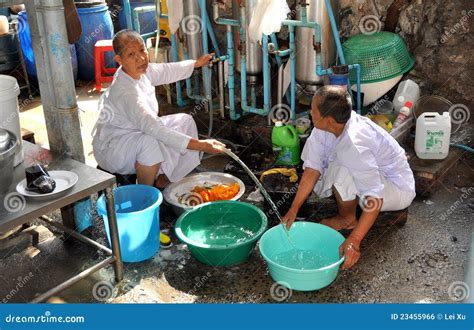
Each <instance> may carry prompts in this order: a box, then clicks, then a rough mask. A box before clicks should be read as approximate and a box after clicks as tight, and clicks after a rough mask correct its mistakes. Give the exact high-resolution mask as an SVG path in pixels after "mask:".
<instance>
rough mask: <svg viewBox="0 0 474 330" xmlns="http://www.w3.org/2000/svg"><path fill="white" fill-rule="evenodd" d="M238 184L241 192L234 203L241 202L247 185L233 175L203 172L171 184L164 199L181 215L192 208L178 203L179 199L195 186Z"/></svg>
mask: <svg viewBox="0 0 474 330" xmlns="http://www.w3.org/2000/svg"><path fill="white" fill-rule="evenodd" d="M236 182H237V183H238V184H239V186H240V190H239V192H238V193H237V195H235V197H234V198H232V200H233V201H236V200H239V199H240V198H241V197H242V195H243V194H244V193H245V185H244V183H243V182H242V180H240V179H239V178H236V177H235V176H233V175H231V174H226V173H219V172H202V173H198V174H193V175H191V176H187V177H185V178H183V179H181V180H180V181H177V182H173V183H171V184H169V185H168V186H167V187H166V188H165V190H164V191H163V198H164V199H165V201H166V202H167V203H168V204H170V205H171V207H172V208H173V211H174V212H175V213H176V214H177V215H180V214H181V213H183V212H185V211H187V210H190V209H192V208H193V207H192V206H187V205H184V204H181V203H180V202H179V201H178V197H179V196H181V195H183V194H187V193H189V192H190V191H191V190H192V189H193V188H194V187H195V186H202V185H207V184H209V185H214V184H233V183H236Z"/></svg>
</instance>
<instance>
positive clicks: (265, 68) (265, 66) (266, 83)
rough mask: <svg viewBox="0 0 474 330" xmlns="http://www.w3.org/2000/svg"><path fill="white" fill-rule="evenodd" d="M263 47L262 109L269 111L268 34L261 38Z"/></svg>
mask: <svg viewBox="0 0 474 330" xmlns="http://www.w3.org/2000/svg"><path fill="white" fill-rule="evenodd" d="M262 48H263V111H264V114H265V112H266V113H268V111H270V74H269V72H270V67H269V65H270V63H269V62H268V36H266V35H264V36H263V38H262Z"/></svg>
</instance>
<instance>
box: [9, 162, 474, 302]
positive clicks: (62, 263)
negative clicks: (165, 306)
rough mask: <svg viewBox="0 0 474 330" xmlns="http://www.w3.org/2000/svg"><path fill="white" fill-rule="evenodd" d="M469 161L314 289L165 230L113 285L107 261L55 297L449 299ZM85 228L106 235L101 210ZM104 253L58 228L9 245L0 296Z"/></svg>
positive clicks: (41, 284) (473, 201)
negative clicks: (25, 243)
mask: <svg viewBox="0 0 474 330" xmlns="http://www.w3.org/2000/svg"><path fill="white" fill-rule="evenodd" d="M213 163H216V164H218V163H219V162H217V160H216V162H213ZM473 165H474V158H473V157H472V156H471V155H468V154H464V156H463V157H462V158H461V159H460V160H459V161H458V162H457V165H456V166H455V167H454V168H452V169H451V170H450V171H449V172H448V173H447V174H446V175H445V176H444V177H443V181H442V184H441V185H440V187H439V189H437V191H436V192H435V194H433V195H432V196H431V197H429V198H424V199H423V198H417V199H416V200H415V202H414V203H413V205H412V206H411V207H410V209H409V218H408V222H407V223H406V225H405V226H403V227H401V228H399V227H391V228H374V229H373V230H371V232H370V233H369V235H368V237H367V238H366V240H365V241H364V243H363V245H362V247H361V249H362V258H361V260H360V261H359V263H358V264H357V265H356V266H355V267H354V268H352V269H350V270H348V271H345V272H341V273H340V274H339V275H338V277H337V279H336V280H335V282H333V283H332V284H331V285H330V286H329V287H326V288H324V289H322V290H319V291H313V292H297V291H293V292H291V291H290V290H287V289H286V288H284V287H281V286H278V285H275V284H274V282H273V280H272V279H271V277H270V275H269V273H268V270H267V267H266V264H265V262H264V260H263V259H262V258H261V256H260V254H259V252H258V249H255V250H254V252H253V253H252V255H251V256H250V258H249V259H248V261H247V262H245V263H243V264H240V265H237V266H234V267H229V268H216V267H211V266H207V265H204V264H202V263H200V262H199V261H197V260H196V259H194V258H193V257H192V256H191V255H190V253H189V251H188V249H187V247H186V246H185V245H184V244H180V243H179V242H178V241H177V239H176V237H174V235H173V232H172V230H171V234H172V235H173V241H174V246H173V247H172V248H170V249H162V250H161V251H160V252H159V253H158V254H157V255H156V256H155V257H154V258H153V259H152V260H149V261H146V262H142V263H135V264H125V281H124V283H123V284H122V285H121V287H113V286H112V283H113V271H112V268H110V267H109V268H107V269H104V270H101V271H99V272H98V273H96V274H94V275H93V276H90V277H88V278H86V279H84V280H82V281H81V282H79V283H77V284H76V285H74V286H73V287H72V288H70V289H68V290H66V291H64V292H63V293H61V294H60V295H59V296H58V297H59V298H61V299H62V300H64V301H66V302H117V303H119V302H137V303H152V302H168V303H172V302H184V303H186V302H195V303H208V302H211V303H214V302H227V303H242V302H259V303H266V302H280V301H287V302H321V303H323V302H329V303H336V302H347V303H352V302H362V303H371V302H393V303H398V302H455V301H456V299H457V298H456V297H457V296H456V294H455V293H453V287H451V291H450V286H452V284H453V283H455V282H456V281H466V279H465V274H466V271H467V267H468V251H469V246H470V240H471V233H472V229H473V223H472V218H473V217H472V213H473V209H474V198H473V197H474V187H473V186H472V183H473V182H474V181H473V178H474V173H473V172H474V171H473ZM247 188H248V189H247V190H248V191H251V190H252V187H247ZM162 211H163V212H164V214H162V226H163V227H165V228H166V227H168V228H171V227H172V221H173V219H175V216H174V215H172V213H170V212H171V210H170V209H169V208H166V207H163V210H162ZM53 217H55V218H59V214H53ZM168 221H171V222H168ZM92 236H93V237H95V238H96V239H98V240H99V241H101V242H103V243H105V241H106V240H105V233H104V230H103V225H102V222H101V220H100V219H99V218H97V219H96V226H95V228H94V231H93V233H92ZM103 257H104V256H103V255H102V254H101V253H97V252H95V251H94V250H93V249H91V248H89V247H86V246H84V245H83V244H82V243H76V242H69V243H65V242H63V240H62V238H61V237H56V238H54V239H51V240H49V241H47V242H45V243H43V244H42V245H41V246H39V250H38V251H35V250H34V249H33V250H32V249H30V250H28V251H22V252H20V253H17V254H14V255H12V256H11V257H9V258H7V259H5V260H2V262H1V264H0V301H1V300H2V299H3V300H4V301H5V300H6V301H7V302H25V301H28V300H30V299H32V298H33V297H34V296H35V295H36V294H38V293H41V292H43V291H46V290H47V289H49V288H51V287H52V286H53V285H54V284H58V283H60V282H61V281H63V280H65V279H66V278H67V276H70V275H72V274H74V273H78V272H80V271H81V270H84V269H85V268H87V267H88V266H90V264H91V262H92V261H94V262H97V261H98V260H101V259H102V258H103ZM20 286H21V287H20ZM471 291H472V290H471ZM12 292H13V293H14V294H12ZM7 298H8V299H7Z"/></svg>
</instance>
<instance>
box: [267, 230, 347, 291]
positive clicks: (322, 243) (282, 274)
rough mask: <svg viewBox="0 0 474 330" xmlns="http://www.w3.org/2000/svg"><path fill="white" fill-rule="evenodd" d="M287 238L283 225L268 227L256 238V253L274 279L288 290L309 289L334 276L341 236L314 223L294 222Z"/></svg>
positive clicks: (339, 261) (329, 282)
mask: <svg viewBox="0 0 474 330" xmlns="http://www.w3.org/2000/svg"><path fill="white" fill-rule="evenodd" d="M290 240H291V242H290V241H289V240H288V235H287V232H286V231H285V229H284V228H283V225H278V226H275V227H273V228H272V229H270V230H268V231H267V232H266V233H265V234H263V236H262V238H261V239H260V244H259V248H260V253H261V254H262V256H263V258H264V259H265V261H266V262H267V265H268V269H269V270H270V275H271V276H272V278H273V280H275V282H278V283H280V284H282V285H284V286H287V287H288V288H290V289H292V290H299V291H313V290H319V289H321V288H324V287H326V286H328V285H329V284H331V283H332V282H333V281H334V280H335V279H336V276H337V273H338V271H339V267H340V265H341V264H342V262H343V261H344V257H342V258H339V246H340V245H341V244H342V242H344V240H345V239H344V236H342V235H341V234H340V233H338V232H337V231H335V230H334V229H332V228H330V227H328V226H324V225H320V224H318V223H313V222H295V223H294V224H293V226H291V229H290ZM295 248H296V249H295Z"/></svg>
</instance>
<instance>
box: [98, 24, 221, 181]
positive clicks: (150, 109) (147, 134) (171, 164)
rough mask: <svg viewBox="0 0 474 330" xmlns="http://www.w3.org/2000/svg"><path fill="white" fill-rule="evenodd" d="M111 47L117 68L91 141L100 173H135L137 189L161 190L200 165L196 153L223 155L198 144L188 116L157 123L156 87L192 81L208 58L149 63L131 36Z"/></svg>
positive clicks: (124, 34)
mask: <svg viewBox="0 0 474 330" xmlns="http://www.w3.org/2000/svg"><path fill="white" fill-rule="evenodd" d="M113 47H114V52H115V57H114V59H115V60H116V61H117V62H118V63H119V64H120V68H119V69H118V70H117V72H116V74H115V77H114V80H113V82H112V84H111V86H110V87H109V88H108V89H107V91H106V92H105V93H104V94H103V95H102V97H101V100H100V104H99V108H100V111H101V113H100V117H99V120H98V121H97V123H96V128H95V132H94V138H93V141H92V146H93V150H94V155H95V158H96V160H97V163H98V164H99V166H100V167H102V168H103V169H105V170H106V171H109V172H111V173H119V174H135V173H136V174H137V181H138V183H141V184H146V185H154V186H156V187H158V188H164V187H165V186H166V185H167V184H168V183H169V182H174V181H177V180H179V179H181V178H183V177H184V176H185V175H187V174H188V173H189V172H191V171H192V170H193V169H194V168H195V167H196V166H198V165H199V164H200V157H199V155H200V151H203V152H208V153H219V152H222V147H223V146H224V145H223V144H222V143H220V142H218V141H216V140H198V139H197V136H198V134H197V128H196V123H195V122H194V120H193V118H192V117H191V116H189V115H187V114H176V115H169V116H163V117H158V101H157V100H156V95H155V86H157V85H162V84H170V83H173V82H176V81H178V80H181V79H186V78H188V77H190V76H191V74H192V73H193V70H194V69H195V68H198V67H202V66H205V65H207V64H208V63H209V61H210V60H211V59H212V55H209V54H208V55H204V56H202V57H201V58H199V59H198V60H197V61H194V60H188V61H182V62H177V63H167V64H156V63H149V62H148V53H147V50H146V47H145V44H144V41H143V39H142V38H141V36H140V35H139V34H138V33H136V32H134V31H131V30H123V31H120V32H118V33H117V34H116V35H115V36H114V39H113Z"/></svg>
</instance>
